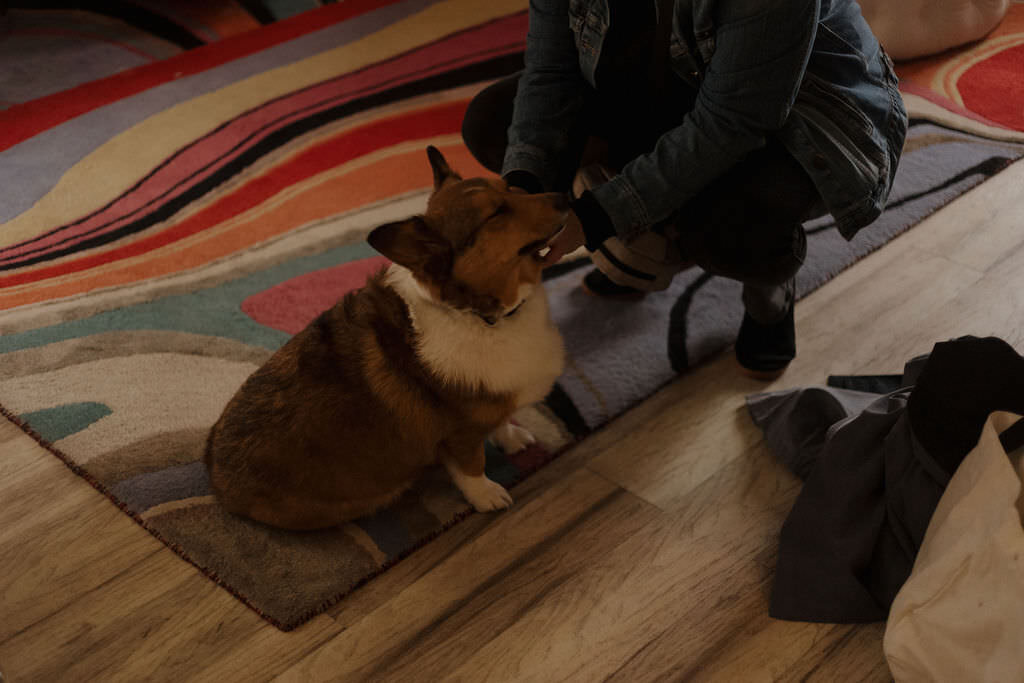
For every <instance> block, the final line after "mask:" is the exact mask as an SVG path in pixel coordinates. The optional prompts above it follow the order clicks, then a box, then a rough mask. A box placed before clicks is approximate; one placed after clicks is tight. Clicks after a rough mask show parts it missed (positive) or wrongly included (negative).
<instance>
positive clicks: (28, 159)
mask: <svg viewBox="0 0 1024 683" xmlns="http://www.w3.org/2000/svg"><path fill="white" fill-rule="evenodd" d="M442 1H443V0H406V1H405V2H400V3H396V4H394V5H388V6H386V7H382V8H381V9H378V10H374V11H372V12H368V13H366V14H362V15H360V16H358V17H354V18H352V19H349V20H347V21H343V22H340V23H337V24H333V25H331V26H328V27H326V28H324V29H322V30H320V31H316V32H314V33H309V34H306V35H304V36H302V37H300V38H296V39H294V40H291V41H288V42H286V43H282V44H280V45H275V46H274V47H271V48H269V49H266V50H263V51H261V52H258V53H256V54H253V55H249V56H247V57H243V58H241V59H237V60H234V61H232V62H229V63H227V64H224V65H222V66H219V67H216V68H213V69H209V70H207V71H203V72H202V73H198V74H195V75H193V76H188V77H186V78H182V79H180V80H176V81H171V82H169V83H164V84H163V85H159V86H157V87H155V88H150V89H149V90H146V91H144V92H141V93H139V94H137V95H134V96H132V97H126V98H124V99H122V100H118V101H117V102H114V103H112V104H109V105H107V106H105V107H100V108H99V109H96V110H94V111H91V112H89V113H87V114H84V115H82V116H79V117H78V118H76V119H73V120H71V121H68V122H66V123H63V124H61V125H59V126H56V127H54V128H51V129H50V130H47V131H45V132H43V133H40V134H39V135H36V136H35V137H33V138H30V139H28V140H25V141H24V142H21V143H19V144H17V145H14V146H13V147H11V148H9V149H6V150H4V151H3V152H0V223H4V222H6V221H9V220H10V219H12V218H14V217H15V216H18V215H19V214H21V213H23V212H24V211H26V210H28V209H29V208H30V207H31V206H32V205H33V204H35V203H36V202H37V201H38V200H39V198H40V197H42V196H43V195H44V194H46V193H47V192H48V191H49V190H50V189H51V188H52V187H53V186H54V185H55V184H56V183H57V181H58V180H59V179H60V177H61V176H62V175H64V173H66V172H67V170H68V169H69V168H71V167H72V166H73V165H74V164H76V163H78V162H79V161H81V159H82V158H84V157H85V156H86V155H87V154H89V153H90V152H91V151H93V150H94V149H96V148H97V147H99V146H100V145H102V144H103V143H104V142H106V141H107V140H109V139H111V138H113V137H114V136H116V135H117V134H118V133H121V132H123V131H125V130H127V129H128V128H131V127H132V126H135V125H136V124H138V123H139V122H141V121H143V120H145V119H146V118H148V117H150V116H152V115H153V114H156V113H157V112H160V111H163V110H165V109H168V108H170V107H173V106H174V105H177V104H179V103H181V102H185V101H188V100H190V99H194V98H196V97H198V96H200V95H204V94H206V93H210V92H213V91H215V90H219V89H220V88H223V87H225V86H227V85H230V84H232V83H235V82H238V81H240V80H243V79H245V78H248V77H250V76H254V75H256V74H259V73H263V72H266V71H269V70H270V69H274V68H278V67H281V66H285V65H288V64H292V63H294V62H297V61H300V60H302V59H305V58H307V57H310V56H312V55H315V54H318V53H321V52H325V51H327V50H332V49H334V48H337V47H341V46H343V45H347V44H349V43H353V42H355V41H357V40H359V39H360V38H363V37H365V36H367V35H370V34H372V33H376V32H377V31H380V30H382V29H384V28H386V27H387V26H390V25H391V24H394V23H396V22H398V21H400V20H402V19H404V18H405V17H408V16H410V15H412V14H415V13H417V12H420V11H422V10H423V9H425V8H427V7H430V6H431V5H434V4H437V3H439V2H442Z"/></svg>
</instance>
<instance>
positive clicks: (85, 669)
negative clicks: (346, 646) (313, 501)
mask: <svg viewBox="0 0 1024 683" xmlns="http://www.w3.org/2000/svg"><path fill="white" fill-rule="evenodd" d="M338 631H340V627H339V626H338V625H337V624H336V623H335V622H334V620H333V619H330V618H329V617H327V616H321V617H319V618H317V619H314V620H313V621H312V622H310V623H308V624H306V626H305V627H304V628H303V629H302V631H301V632H300V633H291V634H289V633H282V632H280V631H278V630H277V629H275V628H273V627H272V626H270V625H269V624H266V623H265V622H263V620H261V619H260V618H259V616H258V615H256V614H255V613H253V612H252V611H251V610H249V609H248V608H246V607H244V606H243V605H242V604H241V603H240V602H238V601H237V600H236V599H235V598H233V597H232V596H231V595H230V594H228V593H227V592H226V591H224V590H223V589H222V588H220V587H219V586H217V585H216V584H214V583H213V582H212V581H210V580H209V579H207V578H206V577H205V576H202V575H201V574H200V573H199V572H198V571H196V570H195V568H194V567H191V566H190V565H188V564H187V563H185V562H184V561H183V560H181V559H180V558H179V557H177V556H176V555H174V554H173V553H172V552H170V551H166V552H160V553H156V554H153V555H151V556H150V557H148V558H147V559H146V560H144V561H143V562H141V563H140V564H139V565H137V566H135V567H133V568H131V569H130V570H129V571H126V572H124V573H122V574H121V575H119V576H117V577H115V578H114V579H112V580H111V581H109V582H108V583H106V584H104V585H103V586H100V587H97V588H95V589H93V590H91V591H89V592H86V593H84V594H82V595H81V596H80V597H79V599H78V600H75V601H73V602H71V603H70V604H68V605H66V606H65V607H64V608H63V609H62V610H61V611H60V612H59V613H57V614H55V615H52V616H51V617H49V618H47V619H44V620H42V621H40V622H38V623H36V624H34V625H33V626H31V627H30V628H28V629H25V630H24V631H22V632H21V633H19V634H18V635H16V636H14V637H13V638H10V639H9V640H7V641H6V642H4V643H2V644H0V661H6V662H8V664H7V666H8V671H7V672H6V673H7V675H8V676H9V677H10V679H11V680H12V681H18V682H21V681H56V680H76V681H87V680H135V681H141V680H200V679H202V680H217V679H218V678H220V679H221V680H223V678H221V676H224V675H228V676H231V677H232V679H233V680H266V679H267V678H269V677H270V676H271V675H273V673H276V672H277V671H280V670H281V669H283V668H285V667H286V666H287V665H288V664H289V663H290V662H291V661H294V660H296V659H299V658H301V657H302V656H304V655H305V654H306V653H307V652H309V651H311V650H312V649H314V648H315V647H316V645H317V644H318V643H320V642H323V641H325V640H326V639H327V638H328V637H329V636H331V635H333V634H334V633H337V632H338ZM241 646H244V652H245V653H246V654H245V656H233V657H231V658H230V661H225V660H224V658H223V655H225V654H227V653H229V652H232V651H233V650H234V649H235V648H237V647H241ZM26 652H28V653H35V656H33V657H24V656H21V653H26Z"/></svg>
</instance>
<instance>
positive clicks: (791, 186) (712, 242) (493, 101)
mask: <svg viewBox="0 0 1024 683" xmlns="http://www.w3.org/2000/svg"><path fill="white" fill-rule="evenodd" d="M518 83H519V76H518V74H517V75H514V76H510V77H508V78H505V79H503V80H501V81H498V82H496V83H494V84H492V85H491V86H489V87H488V88H486V89H484V90H483V91H481V92H480V93H479V94H478V95H477V96H476V97H475V98H474V99H473V101H472V102H470V104H469V108H468V109H467V111H466V116H465V119H464V120H463V124H462V137H463V139H464V140H465V142H466V145H467V147H468V148H469V150H470V152H472V154H473V155H474V156H475V157H476V159H477V160H478V161H479V162H480V163H481V164H483V165H484V166H485V167H486V168H488V169H490V170H492V171H494V172H495V173H500V172H501V169H502V163H503V160H504V155H505V147H506V146H507V144H508V133H507V131H508V127H509V124H510V123H511V121H512V108H513V102H514V99H515V94H516V90H517V87H518ZM694 98H695V94H694V93H693V92H692V91H690V90H689V89H686V88H685V87H682V86H680V87H679V88H677V89H674V92H672V93H670V95H669V96H667V97H663V98H662V99H661V100H659V101H658V102H657V103H654V102H642V101H641V102H639V103H638V102H637V98H635V97H605V96H603V95H602V94H601V93H600V92H599V91H591V92H590V93H589V94H588V99H587V102H586V104H585V106H584V114H583V116H582V117H581V122H580V125H579V126H578V127H577V129H576V130H574V131H572V135H571V136H570V139H571V148H572V152H571V153H570V154H569V155H567V156H568V159H566V161H565V167H564V168H562V169H560V170H559V174H558V177H559V186H558V187H553V188H548V189H551V190H555V191H565V190H568V189H569V187H570V186H571V183H572V179H573V176H574V175H575V172H576V170H577V169H578V168H579V166H580V163H581V161H583V163H586V162H587V161H594V159H583V155H584V150H585V149H588V150H591V149H594V146H593V145H590V146H588V141H590V142H592V141H593V140H594V139H597V140H601V141H603V142H604V143H605V146H606V154H605V157H604V159H602V161H603V162H604V163H605V164H607V165H608V166H609V167H610V168H611V169H612V170H614V171H618V170H619V169H621V168H622V166H623V165H624V164H626V163H627V162H628V161H630V160H631V159H633V158H635V157H637V156H639V155H640V154H643V153H645V152H647V151H649V150H651V149H653V148H654V145H655V143H656V142H657V139H658V138H659V137H660V136H661V134H662V133H663V132H665V131H666V130H668V129H669V128H671V127H673V126H675V125H678V124H679V122H680V121H682V120H683V117H684V116H685V115H686V113H687V112H688V111H689V110H690V109H691V108H692V107H693V102H694ZM598 147H600V146H598ZM820 206H821V199H820V196H819V194H818V191H817V190H816V189H815V187H814V184H813V183H812V182H811V179H810V177H809V176H808V175H807V173H806V171H804V169H803V168H802V167H801V166H800V164H799V163H797V161H796V160H795V159H794V158H793V157H792V156H791V155H790V154H789V152H787V151H786V149H785V148H784V147H783V146H782V144H781V143H779V142H778V141H777V140H775V139H774V138H771V137H769V138H768V140H767V144H766V145H765V146H764V147H762V148H760V149H757V150H754V151H753V152H751V153H750V154H748V155H747V157H746V158H744V159H743V160H741V161H740V162H739V163H738V164H736V166H734V167H733V168H732V169H731V170H729V171H728V172H726V173H725V174H724V175H722V176H721V177H719V178H717V179H715V180H713V181H712V182H711V183H710V184H709V185H708V186H707V187H706V188H705V189H704V190H703V191H702V192H701V193H700V194H699V195H697V196H696V197H693V198H692V199H690V200H689V201H688V202H686V203H685V204H684V205H683V206H682V207H681V208H680V209H679V210H678V211H677V212H676V213H675V214H673V215H672V216H671V217H670V218H669V219H668V220H667V221H665V223H664V224H663V225H661V226H655V229H657V230H665V232H666V234H667V235H672V237H673V238H674V239H675V240H676V242H677V244H678V247H679V250H680V251H681V253H682V254H683V255H684V256H685V257H686V258H687V259H688V260H691V261H693V262H695V263H697V265H699V266H701V267H702V268H704V269H705V270H707V271H709V272H712V273H715V274H719V275H723V276H726V277H730V278H733V279H736V280H740V281H741V282H744V283H747V284H751V285H755V286H758V287H764V288H768V287H773V286H775V285H780V284H785V283H788V282H789V281H791V280H792V278H793V276H794V275H795V274H796V272H797V270H799V268H800V266H801V265H802V264H803V259H804V256H805V254H806V249H807V241H806V236H805V234H804V231H803V228H802V226H801V224H802V222H803V221H805V220H807V219H808V218H811V217H813V216H814V215H818V214H821V213H824V210H823V209H821V208H820ZM761 317H763V316H761ZM765 322H767V321H765Z"/></svg>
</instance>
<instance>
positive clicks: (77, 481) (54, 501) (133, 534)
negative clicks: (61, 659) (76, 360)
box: [0, 419, 163, 643]
mask: <svg viewBox="0 0 1024 683" xmlns="http://www.w3.org/2000/svg"><path fill="white" fill-rule="evenodd" d="M12 430H13V431H14V432H16V434H13V435H12V433H11V432H12ZM0 433H3V434H4V439H3V441H2V443H0V448H2V456H0V457H2V459H4V460H7V459H10V460H11V461H22V462H24V463H25V465H24V466H22V467H19V468H18V469H17V470H16V471H15V472H14V474H13V475H12V476H11V477H10V478H9V479H5V480H4V482H3V489H2V491H3V492H2V495H0V500H2V501H3V504H2V505H0V643H3V642H5V641H7V640H8V639H10V638H11V637H12V636H14V635H15V634H17V633H18V632H20V631H22V630H23V629H25V628H27V627H29V626H31V625H32V624H34V623H36V622H38V621H39V620H41V619H43V618H45V617H47V616H49V615H51V614H54V613H55V612H58V611H60V610H61V609H63V608H65V607H66V606H67V605H68V604H70V603H71V602H73V601H75V600H76V599H78V598H79V597H80V596H81V595H82V594H83V593H87V592H89V591H91V590H93V589H94V588H96V587H97V586H101V585H103V584H104V583H106V582H107V581H109V580H110V579H112V578H113V577H115V576H117V575H118V574H120V573H121V572H123V571H125V570H126V569H128V568H129V567H132V566H134V565H136V564H138V563H139V562H141V561H142V560H144V559H145V558H147V557H150V556H152V555H153V554H154V553H158V552H160V550H161V549H162V548H163V544H162V543H160V542H159V541H157V540H156V539H155V538H153V537H152V536H150V535H149V534H148V533H146V532H144V531H142V529H140V528H138V526H137V525H136V524H135V523H134V522H133V521H132V520H131V519H129V518H128V517H127V516H126V515H125V514H124V513H123V512H121V511H120V510H119V509H117V508H116V507H115V506H114V505H113V504H112V503H111V502H110V501H109V500H107V499H106V498H105V497H104V496H102V495H101V494H100V493H98V492H97V491H96V490H95V489H94V488H93V487H92V486H90V485H89V484H88V483H86V482H85V481H84V480H82V479H81V478H80V477H78V476H77V475H75V474H74V473H72V472H71V471H70V470H68V469H67V467H65V466H64V464H63V463H61V462H60V461H59V460H58V459H57V458H56V457H54V456H53V455H52V454H51V453H49V452H47V451H45V450H43V449H42V448H41V447H40V446H39V445H38V444H37V443H36V442H35V441H34V440H32V439H31V438H29V437H28V436H27V435H25V434H24V433H22V432H21V431H20V430H19V429H18V428H17V427H16V426H15V425H13V424H12V423H10V422H9V421H8V420H6V419H0Z"/></svg>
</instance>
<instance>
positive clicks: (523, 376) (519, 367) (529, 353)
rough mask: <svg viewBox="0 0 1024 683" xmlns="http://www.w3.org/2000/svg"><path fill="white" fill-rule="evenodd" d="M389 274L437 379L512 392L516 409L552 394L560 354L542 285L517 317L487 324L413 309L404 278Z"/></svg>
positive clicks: (449, 313) (559, 368)
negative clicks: (406, 306) (403, 299)
mask: <svg viewBox="0 0 1024 683" xmlns="http://www.w3.org/2000/svg"><path fill="white" fill-rule="evenodd" d="M392 275H393V277H392V278H391V281H392V282H393V283H394V284H395V285H396V289H397V290H398V291H399V292H400V293H401V294H402V295H403V298H405V299H406V301H407V302H409V303H410V311H411V312H412V316H413V322H414V324H415V326H416V329H417V331H418V332H419V335H420V343H419V348H418V349H417V351H418V353H419V356H420V358H421V359H422V360H423V362H424V363H425V364H426V365H427V366H428V367H429V368H430V369H431V370H433V371H434V372H435V373H437V374H438V375H439V376H440V377H441V378H443V379H444V380H447V381H451V382H453V383H458V384H462V385H464V386H470V387H482V388H484V389H486V390H488V391H490V392H493V393H498V394H512V395H513V396H515V397H516V406H517V407H520V406H524V405H528V404H530V403H534V402H536V401H539V400H541V399H543V398H544V397H545V396H546V395H547V393H548V392H549V391H550V390H551V386H552V384H553V383H554V381H555V380H556V379H557V378H558V376H559V375H560V374H561V373H562V368H563V366H564V363H565V351H564V348H563V346H562V337H561V335H560V334H559V333H558V330H557V329H556V328H555V326H554V324H553V323H552V322H551V318H550V316H549V314H548V303H547V295H546V293H545V292H544V290H543V288H542V287H538V288H537V290H536V291H535V292H534V293H533V294H532V295H531V296H530V297H529V298H528V299H527V300H526V301H525V302H524V303H523V305H522V306H521V307H520V308H519V310H518V311H517V312H516V313H514V314H513V315H511V316H509V317H507V318H505V319H503V320H500V321H499V322H498V323H497V324H496V325H493V326H490V325H486V324H485V323H484V322H483V321H482V320H480V319H479V318H477V317H476V316H473V315H472V314H466V313H461V312H457V311H450V310H445V309H444V308H442V307H439V306H436V305H433V304H426V305H423V304H422V303H421V304H420V305H417V302H416V301H415V299H414V300H413V301H410V298H412V297H411V296H410V295H409V293H408V290H407V286H408V284H409V283H408V281H403V280H405V277H404V276H403V275H402V274H401V273H394V272H393V273H392ZM403 290H406V291H403Z"/></svg>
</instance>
